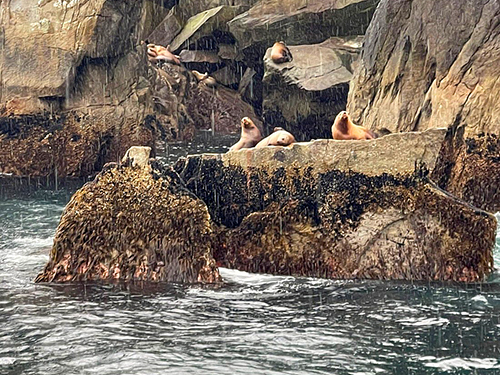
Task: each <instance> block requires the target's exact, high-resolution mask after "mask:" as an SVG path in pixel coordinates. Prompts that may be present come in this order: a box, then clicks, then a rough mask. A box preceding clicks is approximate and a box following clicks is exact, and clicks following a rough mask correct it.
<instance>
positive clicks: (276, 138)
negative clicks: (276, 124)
mask: <svg viewBox="0 0 500 375" xmlns="http://www.w3.org/2000/svg"><path fill="white" fill-rule="evenodd" d="M292 143H295V137H294V136H293V135H292V134H291V133H289V132H287V131H286V130H284V129H283V128H274V132H273V133H272V134H271V135H269V136H268V137H266V138H264V139H263V140H262V141H260V142H259V143H258V144H257V146H255V148H263V147H267V146H288V145H291V144H292Z"/></svg>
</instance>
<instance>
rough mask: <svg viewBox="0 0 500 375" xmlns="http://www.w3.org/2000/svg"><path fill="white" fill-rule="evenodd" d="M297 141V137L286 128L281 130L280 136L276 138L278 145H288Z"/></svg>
mask: <svg viewBox="0 0 500 375" xmlns="http://www.w3.org/2000/svg"><path fill="white" fill-rule="evenodd" d="M292 143H295V137H294V136H293V135H292V134H291V133H289V132H287V131H286V130H279V134H278V138H277V139H276V144H277V145H278V146H288V145H291V144H292Z"/></svg>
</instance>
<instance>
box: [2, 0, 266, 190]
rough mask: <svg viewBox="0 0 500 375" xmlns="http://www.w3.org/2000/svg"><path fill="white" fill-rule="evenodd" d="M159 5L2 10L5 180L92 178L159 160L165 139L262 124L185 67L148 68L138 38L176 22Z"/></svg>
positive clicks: (47, 4) (29, 5)
mask: <svg viewBox="0 0 500 375" xmlns="http://www.w3.org/2000/svg"><path fill="white" fill-rule="evenodd" d="M163 4H164V5H165V6H171V5H173V4H169V2H163ZM158 7H159V5H158V4H156V5H155V6H152V5H151V4H150V2H148V1H136V2H130V1H125V2H121V3H120V4H118V3H116V2H113V1H108V0H91V1H85V2H69V3H65V2H62V3H61V2H60V1H42V2H38V4H36V3H33V2H23V1H21V2H5V3H2V8H1V9H2V13H1V17H2V25H3V29H2V30H3V31H2V38H3V39H2V40H4V42H3V44H2V53H1V55H0V67H1V70H2V74H1V77H0V79H1V85H2V93H1V97H0V173H5V174H13V175H16V176H30V177H37V176H38V177H49V178H50V179H52V180H57V179H58V178H59V179H61V178H64V177H66V176H71V177H87V176H89V175H92V174H93V173H95V172H96V171H99V170H100V169H101V168H102V166H103V165H104V164H105V163H106V162H110V161H117V160H119V159H120V158H121V156H122V155H123V154H124V153H125V151H126V150H127V149H128V148H129V147H130V146H132V145H134V144H141V145H146V146H149V147H151V148H152V149H153V153H154V150H155V146H156V143H157V142H159V141H161V142H162V143H163V142H165V141H171V140H182V139H190V138H193V137H194V135H195V133H196V131H197V130H200V129H201V130H204V129H210V130H212V131H213V132H214V133H224V134H225V133H237V132H238V131H239V122H240V120H241V118H242V117H244V116H250V117H252V118H254V119H255V121H257V122H259V119H258V118H257V116H255V113H254V111H253V109H252V108H251V106H250V105H248V104H246V103H245V102H243V100H242V99H241V98H240V97H239V95H238V93H237V92H236V91H234V90H229V89H225V88H224V87H221V88H217V90H207V89H206V88H205V87H203V85H199V84H198V82H197V81H196V80H195V79H194V77H193V76H192V75H191V73H190V72H189V71H188V70H187V69H186V68H184V67H178V66H172V65H169V64H161V63H160V64H151V63H149V62H148V61H147V57H146V56H147V55H146V46H145V45H143V44H141V43H140V40H142V39H144V37H145V35H147V33H151V32H152V33H153V34H154V32H155V26H156V25H157V23H158V22H161V21H162V20H161V18H160V16H161V15H164V16H165V15H167V16H166V17H167V18H168V20H170V21H172V17H174V16H175V14H174V13H175V12H170V13H169V9H167V8H165V7H161V9H158ZM169 17H170V18H169ZM174 18H175V17H174ZM179 22H180V21H179ZM167 23H168V22H167ZM161 27H166V26H165V25H164V24H162V25H161ZM161 27H160V28H161ZM156 31H158V30H156ZM158 32H159V31H158ZM166 37H168V36H166ZM141 38H142V39H141ZM233 86H234V84H233Z"/></svg>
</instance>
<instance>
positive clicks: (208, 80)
mask: <svg viewBox="0 0 500 375" xmlns="http://www.w3.org/2000/svg"><path fill="white" fill-rule="evenodd" d="M191 72H192V73H193V74H194V76H195V77H196V79H197V80H198V82H200V83H203V84H205V85H207V86H208V87H216V86H217V81H216V80H215V78H214V77H210V76H209V75H208V73H206V72H205V73H203V74H201V73H200V72H199V71H197V70H191Z"/></svg>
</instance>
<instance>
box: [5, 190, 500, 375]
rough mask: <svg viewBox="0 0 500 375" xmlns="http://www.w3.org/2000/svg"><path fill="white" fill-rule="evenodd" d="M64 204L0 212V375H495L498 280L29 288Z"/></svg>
mask: <svg viewBox="0 0 500 375" xmlns="http://www.w3.org/2000/svg"><path fill="white" fill-rule="evenodd" d="M67 196H68V195H67V194H63V195H62V196H57V195H54V194H48V195H47V196H46V197H42V198H40V197H39V196H38V197H36V198H33V199H28V198H27V199H18V200H10V201H0V225H1V226H2V228H3V232H2V237H1V238H0V342H1V343H2V344H1V345H0V373H8V374H47V373H51V374H52V375H55V374H76V373H78V374H99V375H108V374H145V375H146V374H160V373H162V374H163V373H168V374H200V373H203V374H271V375H274V374H299V375H301V374H331V373H337V374H377V373H397V374H409V373H414V374H437V373H442V374H448V373H468V372H470V371H475V373H480V372H481V371H488V373H497V372H500V361H499V359H498V358H500V349H499V348H500V343H499V340H498V338H499V337H500V283H499V282H498V281H499V277H498V274H496V275H494V276H493V277H492V278H491V280H490V283H487V284H481V285H458V286H457V285H452V284H439V283H435V284H425V283H422V284H411V283H401V282H379V281H364V282H360V281H335V280H321V279H310V278H294V277H278V276H270V275H254V274H248V273H245V272H238V271H233V270H227V269H221V274H222V276H223V278H224V279H225V280H226V285H225V286H224V287H222V288H206V287H186V286H182V285H175V284H162V285H156V286H154V285H149V286H145V285H134V284H128V285H124V284H116V285H101V284H97V283H96V284H86V285H85V284H68V285H36V284H34V283H33V279H34V277H35V276H36V274H37V273H38V272H39V271H40V270H41V269H42V268H43V266H44V264H45V263H46V261H47V259H48V253H49V250H50V246H51V244H52V238H53V234H54V230H55V227H56V226H57V222H58V220H59V216H60V214H61V212H62V209H63V207H64V204H65V202H66V200H67ZM497 243H498V244H499V246H498V248H497V250H496V252H495V259H496V264H497V265H499V264H500V259H499V254H500V250H499V249H500V239H499V240H498V241H497Z"/></svg>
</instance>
